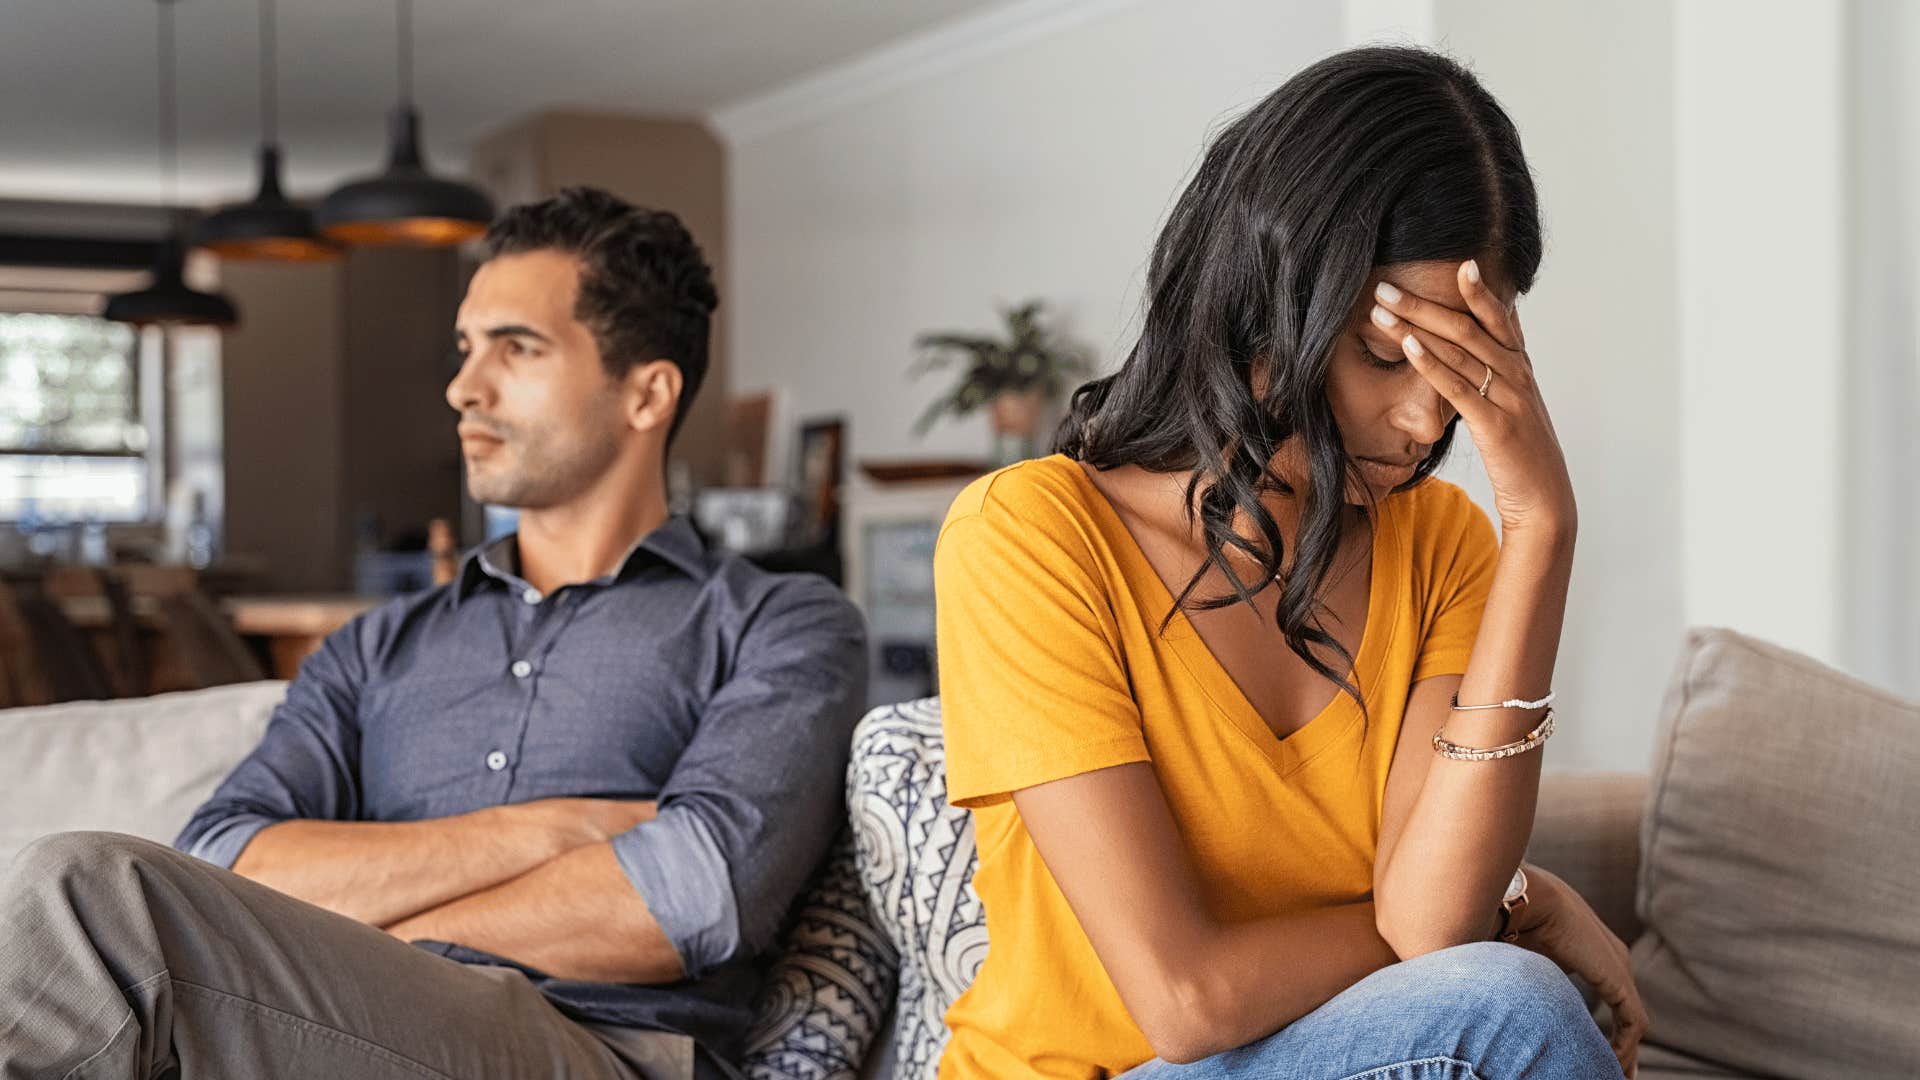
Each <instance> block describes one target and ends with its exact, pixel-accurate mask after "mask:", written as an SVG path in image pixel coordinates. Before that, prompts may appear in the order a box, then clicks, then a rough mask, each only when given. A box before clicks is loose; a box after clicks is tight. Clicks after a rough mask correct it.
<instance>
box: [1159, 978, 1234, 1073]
mask: <svg viewBox="0 0 1920 1080" xmlns="http://www.w3.org/2000/svg"><path fill="white" fill-rule="evenodd" d="M1222 1006H1223V1003H1222V1002H1220V1001H1219V1000H1218V995H1217V994H1215V993H1213V992H1212V990H1211V989H1210V988H1209V987H1208V986H1207V985H1206V984H1205V983H1204V982H1202V981H1198V980H1193V979H1187V978H1179V977H1176V978H1170V979H1167V980H1165V981H1163V982H1162V983H1161V984H1160V985H1159V986H1157V987H1156V988H1155V989H1154V991H1153V993H1152V995H1151V1001H1150V1002H1149V1003H1147V1005H1146V1007H1145V1008H1142V1009H1141V1010H1140V1015H1138V1016H1136V1017H1135V1018H1134V1021H1135V1023H1136V1024H1138V1025H1139V1027H1140V1034H1142V1035H1144V1036H1146V1039H1147V1045H1149V1046H1151V1047H1152V1048H1153V1055H1154V1056H1155V1057H1157V1058H1159V1059H1160V1060H1162V1061H1165V1062H1167V1063H1168V1064H1171V1065H1190V1064H1192V1063H1193V1062H1196V1061H1200V1060H1203V1059H1205V1058H1209V1057H1212V1056H1213V1055H1215V1054H1220V1053H1224V1052H1226V1051H1228V1050H1231V1049H1233V1048H1234V1046H1235V1045H1236V1044H1235V1043H1234V1042H1233V1041H1232V1038H1231V1036H1230V1035H1229V1034H1228V1031H1227V1025H1226V1024H1225V1023H1224V1022H1223V1020H1224V1014H1223V1012H1222Z"/></svg>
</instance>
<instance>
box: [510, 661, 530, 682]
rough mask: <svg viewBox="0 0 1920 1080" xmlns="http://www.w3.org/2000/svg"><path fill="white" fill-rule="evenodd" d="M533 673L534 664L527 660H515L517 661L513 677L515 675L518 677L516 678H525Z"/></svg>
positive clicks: (514, 663)
mask: <svg viewBox="0 0 1920 1080" xmlns="http://www.w3.org/2000/svg"><path fill="white" fill-rule="evenodd" d="M531 674H533V665H532V664H529V663H527V662H526V661H525V660H515V661H514V662H513V677H514V678H516V679H524V678H526V677H527V676H529V675H531Z"/></svg>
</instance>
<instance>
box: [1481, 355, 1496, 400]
mask: <svg viewBox="0 0 1920 1080" xmlns="http://www.w3.org/2000/svg"><path fill="white" fill-rule="evenodd" d="M1481 362H1482V363H1486V362H1485V361H1484V360H1483V361H1481ZM1492 385H1493V365H1492V364H1487V377H1486V378H1485V379H1483V380H1482V381H1481V383H1480V396H1481V397H1486V396H1487V387H1489V386H1492Z"/></svg>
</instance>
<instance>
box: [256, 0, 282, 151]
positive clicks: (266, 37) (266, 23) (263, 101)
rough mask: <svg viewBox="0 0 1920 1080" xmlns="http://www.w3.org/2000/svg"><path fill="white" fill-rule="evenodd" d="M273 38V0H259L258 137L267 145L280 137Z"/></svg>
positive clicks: (278, 97)
mask: <svg viewBox="0 0 1920 1080" xmlns="http://www.w3.org/2000/svg"><path fill="white" fill-rule="evenodd" d="M273 38H274V25H273V0H260V137H261V141H262V142H265V143H269V144H271V143H273V142H274V141H275V140H276V139H278V138H279V135H280V94H279V85H278V84H279V78H278V75H277V71H276V65H275V56H274V48H273Z"/></svg>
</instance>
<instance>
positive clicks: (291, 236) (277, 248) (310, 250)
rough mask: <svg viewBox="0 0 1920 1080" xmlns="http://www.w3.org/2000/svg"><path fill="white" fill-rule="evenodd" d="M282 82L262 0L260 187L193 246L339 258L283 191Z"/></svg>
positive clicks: (269, 7) (223, 252)
mask: <svg viewBox="0 0 1920 1080" xmlns="http://www.w3.org/2000/svg"><path fill="white" fill-rule="evenodd" d="M278 106H279V101H278V82H277V77H276V72H275V65H274V51H273V0H260V191H259V194H257V195H255V196H254V197H253V200H252V201H251V202H244V203H238V204H235V205H233V206H228V207H226V208H224V209H222V210H220V211H219V212H217V213H215V214H214V215H213V216H212V217H209V218H207V219H206V220H205V221H202V222H201V223H200V228H199V230H198V231H197V232H195V234H194V238H193V243H194V246H195V247H200V248H206V249H207V250H208V251H211V252H213V253H214V254H216V255H218V256H220V257H221V258H223V259H282V260H288V261H294V262H314V261H319V260H323V259H337V258H339V257H340V249H339V248H337V247H335V246H334V245H332V244H330V243H328V242H327V241H325V240H323V239H321V237H320V233H319V231H318V230H316V229H315V228H314V227H313V214H312V213H310V212H308V211H307V209H306V208H304V207H300V206H295V205H294V204H293V203H291V202H288V201H287V197H286V196H285V195H284V194H282V193H281V191H280V146H279V144H278V143H276V142H275V141H274V132H275V129H276V127H277V125H278V123H279V115H278V112H279V107H278Z"/></svg>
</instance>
